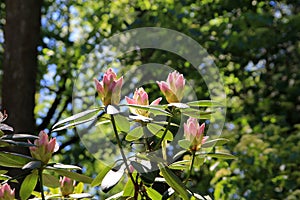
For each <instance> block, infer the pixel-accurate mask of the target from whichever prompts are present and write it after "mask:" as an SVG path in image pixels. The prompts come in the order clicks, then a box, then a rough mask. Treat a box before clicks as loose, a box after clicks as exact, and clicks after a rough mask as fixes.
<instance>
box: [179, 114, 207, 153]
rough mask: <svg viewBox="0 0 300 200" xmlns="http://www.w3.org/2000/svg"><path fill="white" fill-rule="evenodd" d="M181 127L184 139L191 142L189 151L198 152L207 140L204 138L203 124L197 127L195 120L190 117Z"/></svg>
mask: <svg viewBox="0 0 300 200" xmlns="http://www.w3.org/2000/svg"><path fill="white" fill-rule="evenodd" d="M183 127H184V136H185V138H186V139H187V140H189V141H190V142H191V150H195V151H196V150H199V149H200V147H201V145H202V144H203V143H204V142H205V141H206V140H207V138H208V137H206V136H204V129H205V123H203V124H201V125H199V123H198V120H197V119H195V118H192V117H190V118H189V119H188V120H187V122H186V123H184V124H183Z"/></svg>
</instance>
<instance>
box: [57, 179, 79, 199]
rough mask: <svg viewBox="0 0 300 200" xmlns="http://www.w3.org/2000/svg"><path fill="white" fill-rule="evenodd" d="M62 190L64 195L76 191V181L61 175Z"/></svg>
mask: <svg viewBox="0 0 300 200" xmlns="http://www.w3.org/2000/svg"><path fill="white" fill-rule="evenodd" d="M59 182H60V191H61V194H62V195H63V196H68V195H70V194H72V193H73V192H74V188H75V181H74V180H72V179H70V178H68V177H66V176H64V177H63V178H62V177H60V179H59Z"/></svg>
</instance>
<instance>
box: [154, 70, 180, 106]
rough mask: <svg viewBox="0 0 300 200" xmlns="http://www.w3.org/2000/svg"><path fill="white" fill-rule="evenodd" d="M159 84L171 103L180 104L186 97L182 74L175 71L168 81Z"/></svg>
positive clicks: (158, 82)
mask: <svg viewBox="0 0 300 200" xmlns="http://www.w3.org/2000/svg"><path fill="white" fill-rule="evenodd" d="M157 84H158V86H159V88H160V90H161V91H162V93H163V94H164V95H165V97H166V99H167V101H168V102H169V103H178V102H180V101H181V100H182V98H183V95H184V86H185V79H184V77H183V75H182V74H179V72H177V71H174V72H172V73H170V74H169V75H168V78H167V81H166V82H165V81H157Z"/></svg>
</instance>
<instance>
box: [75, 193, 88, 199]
mask: <svg viewBox="0 0 300 200" xmlns="http://www.w3.org/2000/svg"><path fill="white" fill-rule="evenodd" d="M69 197H71V199H84V198H87V199H92V197H93V195H91V194H89V193H80V194H70V195H69Z"/></svg>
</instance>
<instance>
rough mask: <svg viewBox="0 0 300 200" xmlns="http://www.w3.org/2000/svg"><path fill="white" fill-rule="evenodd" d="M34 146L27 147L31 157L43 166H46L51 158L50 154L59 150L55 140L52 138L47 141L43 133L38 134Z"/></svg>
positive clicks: (45, 134) (46, 136)
mask: <svg viewBox="0 0 300 200" xmlns="http://www.w3.org/2000/svg"><path fill="white" fill-rule="evenodd" d="M29 143H30V142H29ZM34 145H35V146H32V147H29V149H30V153H31V156H32V157H33V158H35V159H37V160H40V161H42V162H43V163H44V164H47V163H48V162H49V160H50V158H51V157H52V153H54V152H56V151H57V150H58V149H59V146H58V144H57V142H56V139H55V138H52V139H51V140H50V141H49V138H48V135H47V133H45V132H44V131H41V132H40V133H39V138H38V139H36V140H34Z"/></svg>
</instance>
